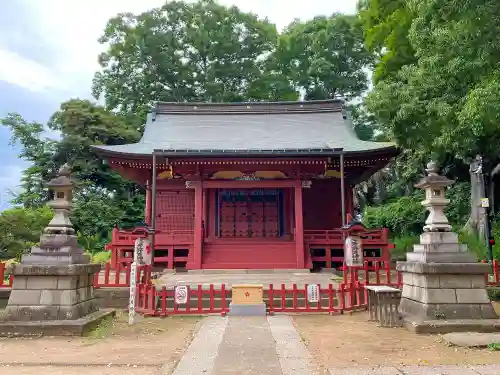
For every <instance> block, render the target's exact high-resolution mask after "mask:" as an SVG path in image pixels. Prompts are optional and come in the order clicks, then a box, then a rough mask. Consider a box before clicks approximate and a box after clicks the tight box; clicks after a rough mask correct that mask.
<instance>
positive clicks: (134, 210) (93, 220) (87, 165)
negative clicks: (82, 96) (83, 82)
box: [2, 100, 144, 254]
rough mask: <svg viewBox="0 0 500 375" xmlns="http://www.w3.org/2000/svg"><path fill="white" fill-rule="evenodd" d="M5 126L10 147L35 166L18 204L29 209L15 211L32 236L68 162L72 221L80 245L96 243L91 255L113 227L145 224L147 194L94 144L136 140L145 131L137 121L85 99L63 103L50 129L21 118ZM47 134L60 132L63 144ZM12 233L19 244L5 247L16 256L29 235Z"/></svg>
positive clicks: (13, 242) (26, 175)
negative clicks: (111, 164)
mask: <svg viewBox="0 0 500 375" xmlns="http://www.w3.org/2000/svg"><path fill="white" fill-rule="evenodd" d="M2 124H3V125H4V126H7V127H8V128H10V130H11V132H12V139H11V142H15V143H17V144H18V145H19V146H20V148H21V153H20V157H21V158H22V159H24V160H25V161H27V162H28V163H30V166H29V167H28V168H27V169H26V170H24V171H23V174H22V186H21V191H20V193H19V194H18V195H17V196H16V198H15V200H14V203H15V204H21V205H23V207H24V208H19V209H17V208H16V209H15V210H14V211H13V212H14V213H15V214H16V215H17V216H16V217H15V222H17V223H19V225H20V226H21V227H22V226H28V227H30V231H31V230H33V231H34V233H38V235H39V234H40V230H41V229H43V226H42V227H40V226H39V225H37V224H36V223H39V222H41V221H37V222H36V223H35V224H36V225H35V224H31V222H32V221H33V220H35V219H32V217H38V216H37V215H38V213H39V212H42V213H46V210H45V206H44V205H45V203H46V202H47V200H48V199H49V192H48V190H47V188H46V185H47V183H48V182H49V181H50V180H51V179H52V178H53V177H55V175H56V173H57V171H58V170H59V168H60V167H61V166H62V165H63V164H64V163H68V164H69V165H70V166H71V168H72V179H73V180H74V182H75V184H76V192H75V196H74V211H73V215H72V220H73V223H74V225H75V227H76V229H77V231H78V234H79V239H81V241H80V242H83V243H85V244H90V243H92V244H94V245H92V247H93V248H92V249H88V250H94V251H97V250H99V249H101V250H102V247H103V245H104V243H105V242H106V240H107V239H108V238H109V235H110V232H111V229H112V228H113V226H114V225H120V226H124V227H130V226H132V225H134V224H137V223H138V222H141V221H142V220H143V216H144V189H143V188H142V187H140V186H137V185H136V184H135V183H133V182H131V181H127V180H124V179H123V178H122V177H121V176H120V175H119V174H118V173H116V172H114V171H112V170H111V169H110V168H109V166H108V165H106V164H105V163H103V162H102V160H101V159H100V158H98V157H97V156H96V155H95V154H94V153H93V152H92V150H91V149H90V146H91V145H93V144H106V145H114V144H123V143H129V142H134V141H137V140H138V138H139V135H140V132H139V131H138V125H137V124H138V122H137V119H136V118H135V117H132V116H129V117H127V118H125V117H123V116H118V115H115V114H113V113H111V112H109V111H107V110H106V109H104V108H103V107H101V106H98V105H95V104H92V103H91V102H89V101H86V100H70V101H67V102H64V103H62V104H61V107H60V110H59V111H57V112H56V113H54V115H53V116H52V117H51V119H50V121H49V122H48V124H47V126H46V127H45V126H44V125H42V124H38V123H30V122H27V121H25V120H24V119H23V118H22V117H21V116H20V115H18V114H11V115H8V116H7V117H6V118H5V119H3V120H2ZM46 129H50V130H52V131H54V132H57V133H58V134H59V139H51V138H48V137H47V136H46ZM30 210H31V211H30ZM6 212H7V213H9V212H10V211H6ZM48 212H50V210H49V211H48ZM23 215H25V216H26V218H25V219H22V216H23ZM23 220H25V222H23ZM47 222H48V221H47ZM9 233H12V235H11V237H10V238H16V240H11V241H10V242H9V243H8V244H7V245H5V246H6V247H5V249H6V250H5V251H6V252H8V253H12V254H17V253H18V251H19V246H20V245H17V244H18V243H25V242H26V240H25V238H26V235H25V234H24V232H23V233H18V232H16V231H10V232H9ZM30 233H31V232H30ZM32 240H33V239H30V241H32ZM16 241H17V242H16ZM83 243H82V245H83ZM95 244H97V245H95Z"/></svg>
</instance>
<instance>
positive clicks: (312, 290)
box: [307, 284, 319, 302]
mask: <svg viewBox="0 0 500 375" xmlns="http://www.w3.org/2000/svg"><path fill="white" fill-rule="evenodd" d="M307 300H308V301H309V302H318V301H319V285H316V284H311V285H308V286H307Z"/></svg>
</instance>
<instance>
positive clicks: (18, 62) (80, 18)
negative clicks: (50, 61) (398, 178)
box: [0, 0, 356, 100]
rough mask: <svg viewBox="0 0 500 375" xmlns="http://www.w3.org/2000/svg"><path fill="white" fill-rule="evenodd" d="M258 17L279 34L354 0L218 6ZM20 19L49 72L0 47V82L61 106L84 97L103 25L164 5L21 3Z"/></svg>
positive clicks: (97, 0)
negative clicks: (43, 48)
mask: <svg viewBox="0 0 500 375" xmlns="http://www.w3.org/2000/svg"><path fill="white" fill-rule="evenodd" d="M221 2H222V3H223V4H225V5H233V4H234V5H236V6H238V7H240V8H241V9H242V10H244V11H251V12H254V13H256V14H258V15H259V16H261V17H268V18H269V19H270V20H271V21H272V22H275V23H276V24H277V25H278V27H279V28H280V29H281V28H283V27H284V26H286V25H287V24H288V23H290V22H291V21H292V20H293V19H295V18H301V19H309V18H312V17H314V16H316V15H321V14H331V13H333V12H344V13H353V12H354V11H355V8H356V0H309V1H308V2H307V6H304V3H302V2H299V1H290V0H252V1H248V0H246V1H243V0H233V1H231V0H222V1H221ZM24 3H25V10H26V14H25V15H24V16H25V17H27V18H29V20H30V22H34V24H35V27H36V29H37V30H39V37H40V38H41V41H42V40H43V42H44V43H48V44H50V45H51V46H54V47H55V50H56V51H58V53H57V55H58V59H57V60H56V61H57V62H56V63H55V64H54V65H53V66H42V65H40V64H38V63H36V62H34V61H31V60H27V59H25V58H24V57H23V56H19V55H16V54H14V53H12V52H9V51H8V50H5V49H3V50H2V46H0V80H4V81H6V82H9V83H11V84H16V85H19V86H21V87H25V88H29V89H30V90H34V91H53V95H54V96H56V97H61V99H62V100H64V99H67V98H68V97H74V96H89V95H90V85H91V80H92V77H93V74H94V72H95V71H96V70H97V69H98V68H99V66H98V64H97V56H98V54H99V53H100V52H101V51H102V48H103V47H102V46H101V45H100V44H99V43H98V42H97V39H98V38H99V37H100V36H101V34H102V31H103V29H104V27H105V25H106V22H107V20H108V19H109V18H110V17H113V16H114V15H116V14H117V13H120V12H134V13H137V12H142V11H146V10H148V9H151V8H153V7H157V6H160V5H162V4H164V3H165V1H164V0H141V1H137V0H87V1H81V2H77V1H68V0H45V1H39V0H25V2H24Z"/></svg>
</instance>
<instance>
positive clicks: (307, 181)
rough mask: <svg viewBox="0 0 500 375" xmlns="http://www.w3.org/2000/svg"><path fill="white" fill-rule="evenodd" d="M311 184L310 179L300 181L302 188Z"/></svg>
mask: <svg viewBox="0 0 500 375" xmlns="http://www.w3.org/2000/svg"><path fill="white" fill-rule="evenodd" d="M311 185H312V182H311V181H310V180H305V181H302V182H301V186H302V188H310V187H311Z"/></svg>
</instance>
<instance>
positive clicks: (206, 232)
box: [202, 189, 208, 238]
mask: <svg viewBox="0 0 500 375" xmlns="http://www.w3.org/2000/svg"><path fill="white" fill-rule="evenodd" d="M202 194H203V200H202V206H203V207H202V210H203V218H202V220H203V238H206V237H207V234H208V220H207V215H208V212H207V208H208V204H207V200H208V197H207V194H208V189H203V193H202Z"/></svg>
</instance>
